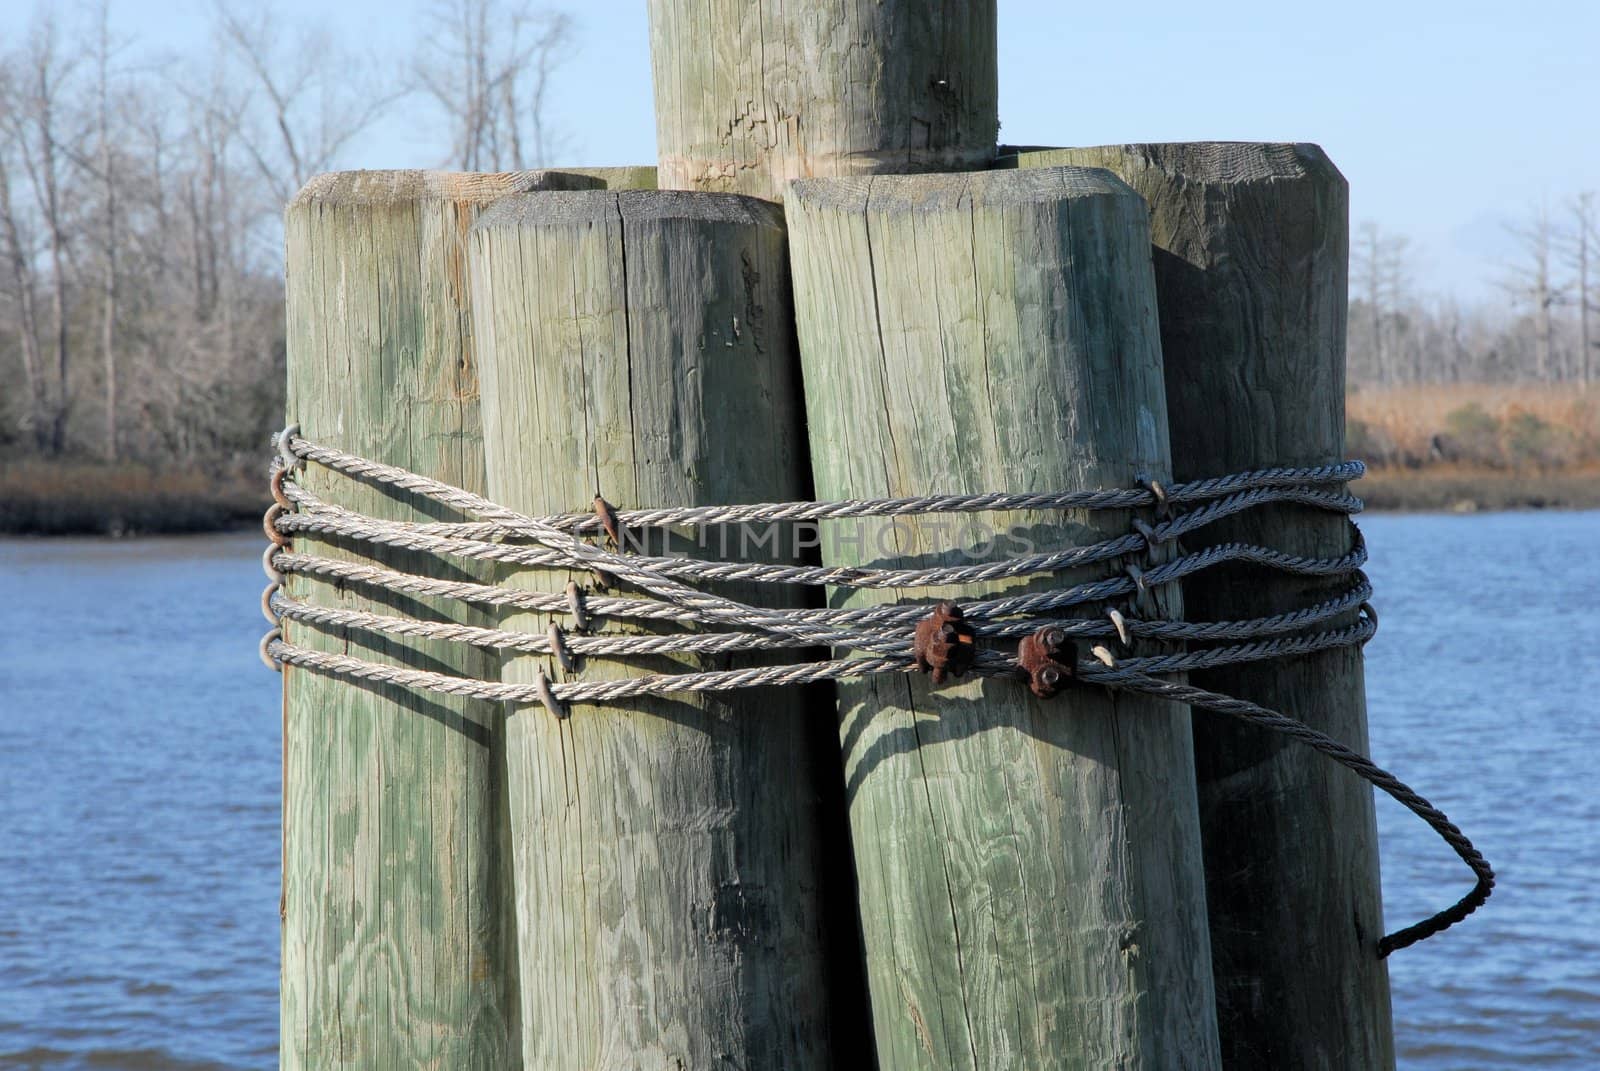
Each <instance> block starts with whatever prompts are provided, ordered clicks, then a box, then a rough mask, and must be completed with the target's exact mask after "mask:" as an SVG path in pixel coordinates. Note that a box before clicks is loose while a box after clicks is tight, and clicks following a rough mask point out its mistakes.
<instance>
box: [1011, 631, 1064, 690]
mask: <svg viewBox="0 0 1600 1071" xmlns="http://www.w3.org/2000/svg"><path fill="white" fill-rule="evenodd" d="M1077 660H1078V653H1077V649H1076V648H1075V647H1074V646H1073V645H1072V644H1071V643H1068V642H1067V634H1066V633H1065V632H1062V631H1061V630H1060V629H1059V628H1056V627H1055V626H1054V625H1046V626H1044V627H1043V628H1041V629H1039V630H1038V631H1036V632H1034V633H1033V634H1032V635H1031V636H1024V637H1022V641H1021V642H1020V643H1018V644H1017V663H1018V664H1019V665H1020V666H1022V670H1023V672H1024V673H1026V674H1027V675H1028V688H1029V690H1031V691H1032V692H1033V694H1034V695H1036V696H1038V697H1039V698H1040V699H1049V698H1050V697H1051V696H1053V695H1055V694H1056V693H1057V692H1059V691H1060V690H1061V689H1062V687H1063V686H1064V685H1065V684H1066V683H1067V681H1069V680H1071V679H1072V675H1073V665H1074V663H1076V662H1077Z"/></svg>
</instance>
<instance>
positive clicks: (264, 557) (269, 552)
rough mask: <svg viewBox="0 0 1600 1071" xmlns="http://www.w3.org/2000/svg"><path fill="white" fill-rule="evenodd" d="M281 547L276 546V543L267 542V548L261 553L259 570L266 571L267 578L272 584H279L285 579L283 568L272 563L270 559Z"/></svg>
mask: <svg viewBox="0 0 1600 1071" xmlns="http://www.w3.org/2000/svg"><path fill="white" fill-rule="evenodd" d="M282 549H283V548H282V547H280V546H278V544H276V543H268V544H267V549H266V550H265V551H263V552H262V554H261V571H262V572H263V573H266V574H267V579H268V580H270V581H272V582H273V583H274V584H281V583H283V581H284V579H285V578H284V575H283V570H281V569H279V568H278V567H277V566H276V565H274V564H272V559H273V558H274V557H275V556H276V555H277V553H278V551H280V550H282Z"/></svg>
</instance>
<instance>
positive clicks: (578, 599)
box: [567, 580, 589, 632]
mask: <svg viewBox="0 0 1600 1071" xmlns="http://www.w3.org/2000/svg"><path fill="white" fill-rule="evenodd" d="M567 609H568V610H570V611H572V627H573V628H574V629H576V630H577V631H579V632H582V631H583V630H584V629H586V628H588V627H589V614H588V612H587V611H586V610H585V608H584V605H583V589H582V588H580V587H578V582H577V581H576V580H569V581H567Z"/></svg>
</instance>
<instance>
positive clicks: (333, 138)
mask: <svg viewBox="0 0 1600 1071" xmlns="http://www.w3.org/2000/svg"><path fill="white" fill-rule="evenodd" d="M214 12H215V21H216V32H217V37H218V42H219V45H220V46H221V50H222V51H223V52H224V53H225V54H227V55H229V56H231V57H233V58H234V59H236V60H237V61H238V62H239V63H240V65H241V66H242V67H243V68H244V70H246V71H248V72H249V74H250V79H251V82H252V84H253V86H254V88H255V90H256V91H258V92H259V93H260V94H261V96H262V97H263V98H264V106H263V107H261V108H260V112H261V120H262V121H261V123H260V124H259V127H264V128H265V129H260V128H258V127H257V126H252V125H251V124H250V123H248V122H244V121H241V122H240V123H239V126H240V130H239V134H240V139H241V143H242V144H243V145H244V147H245V149H246V151H247V152H248V153H249V155H250V158H251V160H252V161H253V163H254V164H255V168H256V171H257V173H258V174H259V176H260V177H261V179H262V181H264V182H265V183H266V184H267V186H268V188H269V189H270V190H271V191H272V195H273V198H274V201H275V203H274V205H273V211H274V212H276V211H278V209H279V208H281V207H282V205H284V204H285V203H287V202H288V201H289V199H290V198H292V197H293V196H294V194H295V191H296V190H298V189H299V188H300V187H301V186H302V185H304V184H305V181H306V180H307V179H309V178H310V177H311V176H312V175H315V174H317V173H319V172H322V171H327V170H329V169H330V168H332V166H333V162H334V160H336V159H337V158H338V156H339V154H340V153H341V152H343V151H344V150H345V148H346V147H347V146H348V145H349V144H350V142H351V141H353V140H354V139H355V138H356V137H358V136H359V135H360V134H361V133H362V132H364V131H365V130H367V129H368V128H369V127H371V126H372V124H373V123H374V122H375V121H376V120H377V119H378V117H379V116H380V115H382V114H383V112H384V111H385V110H386V109H387V108H388V107H389V106H390V105H391V104H393V103H394V101H395V100H396V99H398V98H399V96H400V95H401V91H400V90H399V89H398V88H397V87H396V86H393V85H387V86H386V85H382V84H379V82H378V80H377V79H376V78H373V77H363V73H364V72H365V71H366V70H367V69H368V67H369V65H364V64H362V63H360V62H358V61H356V60H355V58H354V57H352V56H350V55H347V54H345V53H343V52H341V51H340V50H339V49H337V48H335V47H334V46H333V43H332V41H331V40H330V39H329V37H328V35H327V34H326V33H325V32H322V31H319V30H315V29H311V30H306V31H304V32H302V33H300V34H299V35H298V36H297V37H296V38H294V39H293V40H285V38H284V36H283V34H282V33H281V30H280V27H281V26H282V20H281V18H279V17H278V14H277V13H276V12H274V11H272V10H270V9H267V8H259V9H257V10H256V11H255V12H254V14H253V15H251V14H245V13H244V12H242V11H241V10H240V9H239V7H238V6H237V5H235V4H233V3H230V2H228V0H215V3H214ZM252 110H254V109H246V111H245V112H243V113H241V115H240V116H236V117H235V118H242V116H243V115H248V114H249V112H250V111H252Z"/></svg>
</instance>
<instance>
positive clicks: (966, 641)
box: [912, 602, 977, 684]
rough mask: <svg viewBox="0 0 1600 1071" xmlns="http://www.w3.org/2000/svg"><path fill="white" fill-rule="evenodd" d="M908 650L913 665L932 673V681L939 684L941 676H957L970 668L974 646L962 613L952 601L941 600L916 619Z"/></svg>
mask: <svg viewBox="0 0 1600 1071" xmlns="http://www.w3.org/2000/svg"><path fill="white" fill-rule="evenodd" d="M912 652H913V653H914V654H915V655H916V659H917V668H918V669H920V670H922V672H924V673H931V674H932V675H933V683H935V684H943V683H944V681H945V675H946V674H950V675H951V676H955V677H959V676H961V675H962V674H963V673H965V672H966V671H967V670H969V669H971V668H972V659H973V656H974V655H975V654H976V653H977V647H976V646H975V645H974V643H973V639H972V626H971V625H969V624H967V616H966V614H964V613H962V612H961V607H959V606H957V605H956V604H955V603H953V602H941V603H940V604H939V605H938V606H935V607H934V608H933V612H932V613H930V614H929V615H928V616H927V617H924V618H923V619H922V620H921V621H918V622H917V631H916V636H915V639H914V640H913V642H912Z"/></svg>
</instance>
